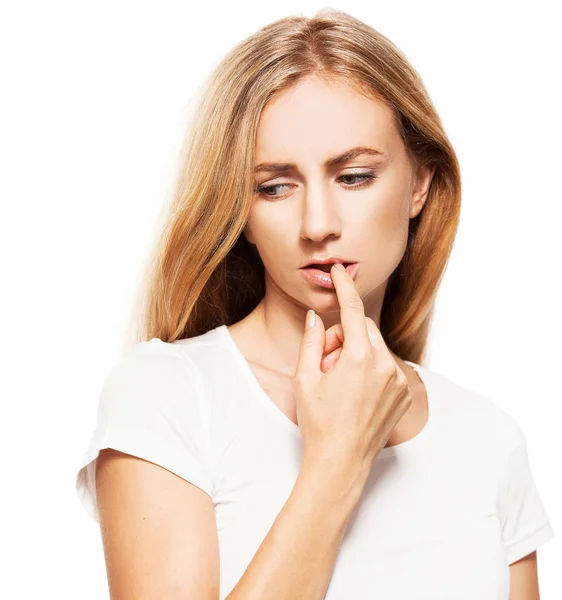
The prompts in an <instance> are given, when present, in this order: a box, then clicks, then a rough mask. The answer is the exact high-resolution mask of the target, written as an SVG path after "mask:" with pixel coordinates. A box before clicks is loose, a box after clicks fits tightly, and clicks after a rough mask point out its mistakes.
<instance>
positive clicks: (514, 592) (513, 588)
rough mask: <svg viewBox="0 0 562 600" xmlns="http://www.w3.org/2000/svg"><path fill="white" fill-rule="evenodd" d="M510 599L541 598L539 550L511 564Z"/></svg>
mask: <svg viewBox="0 0 562 600" xmlns="http://www.w3.org/2000/svg"><path fill="white" fill-rule="evenodd" d="M509 579H510V582H509V600H540V596H539V578H538V573H537V552H536V551H535V552H531V554H527V556H524V557H523V558H521V559H520V560H518V561H516V562H514V563H512V564H511V565H509Z"/></svg>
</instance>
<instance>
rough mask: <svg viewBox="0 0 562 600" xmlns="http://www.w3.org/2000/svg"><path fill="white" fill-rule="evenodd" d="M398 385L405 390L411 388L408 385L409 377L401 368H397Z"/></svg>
mask: <svg viewBox="0 0 562 600" xmlns="http://www.w3.org/2000/svg"><path fill="white" fill-rule="evenodd" d="M396 385H397V386H398V387H399V388H400V389H403V390H406V389H410V388H409V386H408V378H407V377H406V375H404V372H403V371H402V369H400V368H397V369H396Z"/></svg>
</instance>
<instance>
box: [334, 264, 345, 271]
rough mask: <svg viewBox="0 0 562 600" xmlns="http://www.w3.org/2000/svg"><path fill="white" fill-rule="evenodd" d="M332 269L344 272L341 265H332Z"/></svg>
mask: <svg viewBox="0 0 562 600" xmlns="http://www.w3.org/2000/svg"><path fill="white" fill-rule="evenodd" d="M334 269H337V270H338V271H345V267H344V266H343V265H342V264H341V263H336V264H335V265H334Z"/></svg>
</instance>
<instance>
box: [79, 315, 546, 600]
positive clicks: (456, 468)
mask: <svg viewBox="0 0 562 600" xmlns="http://www.w3.org/2000/svg"><path fill="white" fill-rule="evenodd" d="M408 364H410V365H411V366H412V367H413V368H414V369H415V370H416V371H417V373H418V374H419V376H420V377H421V379H422V380H423V382H424V383H425V386H426V389H427V396H428V406H429V419H428V422H427V424H426V426H425V428H424V429H423V430H422V431H421V432H420V433H419V434H418V435H416V436H415V437H414V438H412V439H410V440H407V441H406V442H403V443H401V444H398V445H395V446H390V447H387V448H383V449H382V450H381V451H380V453H379V454H378V455H377V457H376V458H375V461H374V463H373V467H372V472H371V474H370V478H369V480H368V482H367V484H366V486H365V488H364V491H363V495H362V496H361V499H360V501H359V503H358V504H357V505H356V507H355V510H354V511H353V514H352V515H351V517H350V520H349V524H348V527H347V530H346V534H345V537H344V539H343V542H342V545H341V548H340V551H339V554H338V557H337V560H336V564H335V568H334V571H333V575H332V578H331V580H330V584H329V587H328V590H327V593H326V596H325V600H349V599H350V598H384V600H398V599H400V600H404V599H406V598H408V599H411V598H416V599H417V600H475V599H476V598H478V600H508V597H509V567H508V565H509V564H511V563H513V562H515V561H516V560H518V559H520V558H522V557H523V556H526V555H527V554H529V553H530V552H532V551H534V550H535V549H537V548H538V547H539V546H541V545H542V544H544V543H545V542H547V541H548V540H550V539H551V538H552V537H553V536H554V531H553V529H552V527H551V525H550V522H549V519H548V516H547V514H546V512H545V509H544V506H543V503H542V501H541V498H540V496H539V494H538V491H537V488H536V486H535V482H534V480H533V476H532V473H531V470H530V467H529V461H528V455H527V447H526V442H525V436H524V433H523V431H522V429H521V427H520V426H519V424H518V422H517V421H516V420H515V419H514V418H513V417H511V416H510V415H508V413H506V412H505V411H504V410H503V409H501V408H500V407H499V406H497V405H496V404H495V403H494V402H493V401H492V400H490V399H488V398H487V397H485V396H482V395H480V394H478V393H476V392H474V391H470V390H468V389H465V388H463V387H461V386H460V385H458V384H456V383H454V382H453V381H451V380H450V379H448V378H446V377H444V376H442V375H439V374H438V373H436V372H434V371H431V370H429V369H428V368H425V367H422V366H420V365H417V364H415V363H412V362H409V361H408ZM108 447H111V448H114V449H116V450H120V451H121V452H125V453H127V454H132V455H134V456H138V457H140V458H143V459H145V460H148V461H150V462H153V463H156V464H158V465H161V466H162V467H164V468H166V469H167V470H169V471H172V472H173V473H175V474H177V475H179V476H180V477H182V478H184V479H186V480H187V481H190V482H191V483H193V484H195V485H196V486H198V487H199V488H201V489H202V490H204V491H205V492H206V493H207V494H208V495H209V496H210V497H211V498H212V501H213V504H214V506H215V517H216V525H217V530H218V536H219V545H220V564H221V568H220V600H223V599H224V598H225V597H226V596H227V595H228V594H229V593H230V591H231V590H232V588H233V587H234V586H235V585H236V583H237V582H238V580H239V579H240V577H241V576H242V574H243V573H244V571H245V569H246V567H247V566H248V565H249V563H250V561H251V560H252V558H253V556H254V554H255V553H256V551H257V549H258V547H259V546H260V544H261V542H262V541H263V539H264V538H265V536H266V534H267V532H268V531H269V529H270V528H271V526H272V524H273V522H274V520H275V518H276V516H277V515H278V513H279V512H280V510H281V509H282V507H283V505H284V504H285V502H286V500H287V499H288V497H289V495H290V493H291V490H292V488H293V486H294V484H295V481H296V478H297V475H298V472H299V467H300V464H301V460H302V450H303V446H302V437H301V434H300V429H299V427H298V426H297V425H296V424H295V423H293V422H292V421H291V419H289V418H288V417H287V416H286V415H285V414H284V413H283V412H282V411H281V410H280V409H279V408H278V407H277V405H276V404H275V403H274V402H273V400H272V399H271V398H270V397H269V396H268V395H267V394H266V392H265V391H264V390H263V389H262V387H261V385H260V383H259V382H258V380H257V378H256V377H255V375H254V373H253V371H252V370H251V367H250V365H249V364H248V362H247V361H246V359H245V358H244V355H243V354H242V352H241V351H240V350H239V348H238V346H237V345H236V344H235V342H234V339H233V337H232V336H231V334H230V332H229V330H228V329H227V327H226V326H225V325H222V326H220V327H217V328H215V329H212V330H210V331H208V332H207V333H205V334H203V335H200V336H197V337H193V338H188V339H183V340H178V341H176V342H173V343H166V342H163V341H162V340H160V339H158V338H153V339H152V340H150V341H148V342H140V343H138V344H136V345H135V346H134V347H133V348H132V349H131V350H130V351H128V352H127V353H126V354H125V355H124V356H123V357H122V358H120V359H119V361H118V362H117V363H116V364H115V365H114V367H113V368H112V369H111V370H110V372H109V374H108V376H107V379H106V381H105V383H104V385H103V388H102V390H101V394H100V398H99V408H98V415H97V425H96V428H95V430H94V432H93V435H92V438H91V441H90V445H89V447H88V449H87V451H86V453H85V455H84V458H83V460H82V462H81V464H80V468H79V470H78V471H77V478H76V490H77V493H78V496H79V498H80V501H81V502H82V503H83V506H84V508H85V509H86V511H87V512H88V514H89V515H90V516H91V517H92V518H93V519H94V520H95V521H97V522H99V515H98V512H97V505H96V494H95V459H96V457H97V456H98V453H99V451H100V449H102V448H108ZM288 576H289V575H288Z"/></svg>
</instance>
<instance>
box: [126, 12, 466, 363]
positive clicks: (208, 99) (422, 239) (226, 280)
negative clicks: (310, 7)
mask: <svg viewBox="0 0 562 600" xmlns="http://www.w3.org/2000/svg"><path fill="white" fill-rule="evenodd" d="M313 74H314V75H316V76H320V77H326V78H327V79H330V80H334V79H338V80H339V81H342V82H344V83H346V84H348V85H350V86H352V87H353V88H354V89H355V90H357V92H358V93H360V94H364V95H366V96H367V97H369V98H372V99H375V100H377V101H379V102H383V103H385V105H386V106H388V107H389V108H390V109H391V110H392V113H393V115H394V122H395V126H396V127H397V130H398V131H399V133H400V136H401V138H402V140H403V143H404V144H405V147H406V150H407V152H408V154H409V156H410V157H411V158H413V159H414V161H415V162H414V164H417V165H428V166H431V167H433V168H434V174H433V178H432V181H431V185H430V188H429V194H428V197H427V199H426V202H425V205H424V207H423V208H422V210H421V212H420V213H419V214H418V215H417V216H416V217H415V218H414V219H410V223H409V233H408V243H407V247H406V251H405V253H404V256H403V259H402V261H401V262H400V264H399V265H398V267H397V268H396V269H395V270H394V272H393V273H392V275H391V276H390V279H389V281H388V284H387V288H386V292H385V297H384V302H383V306H382V308H381V320H380V331H381V334H382V335H383V338H384V340H385V342H386V344H387V346H388V347H389V348H390V349H391V350H392V351H393V352H394V353H395V354H397V355H398V356H400V357H401V358H402V359H403V360H410V361H412V362H416V363H418V364H421V363H422V362H423V358H424V353H425V349H426V344H427V337H428V332H429V325H430V321H431V318H432V314H433V307H434V300H435V296H436V293H437V290H438V287H439V284H440V281H441V278H442V276H443V273H444V270H445V267H446V264H447V261H448V258H449V255H450V253H451V250H452V246H453V241H454V238H455V236H456V231H457V225H458V220H459V214H460V196H461V182H460V169H459V165H458V161H457V158H456V155H455V152H454V151H453V148H452V146H451V144H450V143H449V140H448V139H447V136H446V135H445V132H444V128H443V125H442V123H441V120H440V118H439V116H438V115H437V112H436V110H435V108H434V106H433V104H432V102H431V100H430V98H429V95H428V93H427V91H426V89H425V87H424V85H423V83H422V80H421V78H420V76H419V75H418V73H417V72H416V71H415V70H414V68H413V67H412V66H411V65H410V64H409V63H408V61H407V60H406V58H405V57H404V55H403V54H402V53H401V52H400V51H399V50H398V48H397V47H396V46H395V45H394V44H393V43H392V42H391V41H390V40H389V39H387V38H386V37H385V36H384V35H382V34H381V33H378V32H377V31H375V30H374V29H373V28H371V27H370V26H368V25H366V24H365V23H363V22H361V21H360V20H358V19H356V18H354V17H352V16H350V15H349V14H347V13H345V12H342V11H339V10H336V9H326V8H325V9H322V10H320V11H319V12H317V13H316V15H315V16H314V17H312V18H308V17H305V16H288V17H285V18H281V19H279V20H277V21H275V22H273V23H271V24H269V25H267V26H265V27H263V28H262V29H260V30H259V31H257V32H256V33H254V34H253V35H251V36H250V37H248V38H247V39H245V40H243V41H242V42H241V43H240V44H238V45H237V46H236V47H235V48H234V49H232V50H231V51H230V52H229V53H228V54H227V55H226V56H225V57H224V58H223V60H222V61H221V62H220V63H219V65H218V67H217V68H216V69H215V70H213V72H212V73H211V75H210V76H209V77H208V79H207V80H206V82H205V85H204V87H203V88H202V91H201V92H200V93H199V95H198V97H197V104H196V107H195V110H194V112H193V115H192V116H191V117H190V120H189V123H188V128H187V132H186V135H185V138H184V142H183V146H182V150H181V153H180V157H179V169H178V173H177V179H176V180H175V181H174V183H173V192H172V197H171V201H170V203H169V207H167V214H166V215H165V218H164V221H163V227H162V228H161V231H159V232H158V234H157V238H156V241H155V243H154V246H153V249H152V253H151V254H150V255H149V257H148V260H147V264H146V268H145V273H144V275H143V276H142V278H141V282H140V283H141V286H140V290H139V292H138V296H137V299H136V307H135V309H134V312H133V321H134V323H133V328H134V333H133V337H134V339H133V343H136V342H140V341H145V340H150V339H152V338H154V337H157V338H160V339H161V340H163V341H165V342H173V341H175V340H177V339H181V338H188V337H193V336H197V335H201V334H203V333H205V332H207V331H208V330H210V329H212V328H214V327H217V326H219V325H222V324H226V325H231V324H233V323H235V322H237V321H239V320H240V319H242V318H243V317H245V316H246V315H247V314H249V313H250V312H251V311H252V310H253V309H254V308H255V307H256V306H257V304H258V303H259V302H260V300H261V299H262V298H263V296H264V294H265V272H264V265H263V263H262V261H261V258H260V256H259V254H258V253H257V251H256V249H255V247H254V245H253V244H250V243H249V242H248V241H247V240H246V237H245V235H244V234H243V229H244V227H245V225H246V222H247V218H248V215H249V212H250V209H251V206H252V202H253V198H254V189H253V188H254V143H255V139H256V132H257V127H258V121H259V118H260V114H261V112H262V110H263V108H264V106H265V105H266V104H267V102H268V101H269V100H271V99H272V98H274V97H275V96H276V94H279V93H281V92H283V91H285V90H288V89H289V88H290V87H291V86H294V85H295V84H296V83H297V82H298V81H299V80H300V79H301V78H303V77H306V76H308V75H313Z"/></svg>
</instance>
